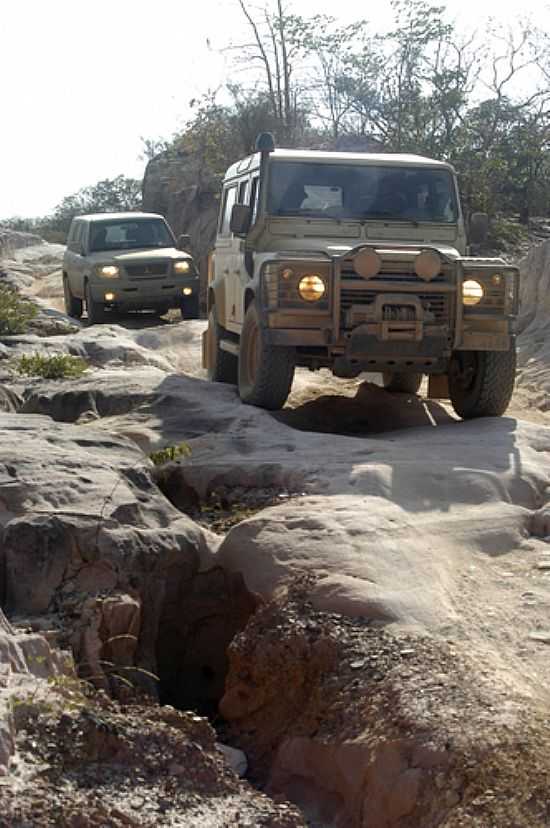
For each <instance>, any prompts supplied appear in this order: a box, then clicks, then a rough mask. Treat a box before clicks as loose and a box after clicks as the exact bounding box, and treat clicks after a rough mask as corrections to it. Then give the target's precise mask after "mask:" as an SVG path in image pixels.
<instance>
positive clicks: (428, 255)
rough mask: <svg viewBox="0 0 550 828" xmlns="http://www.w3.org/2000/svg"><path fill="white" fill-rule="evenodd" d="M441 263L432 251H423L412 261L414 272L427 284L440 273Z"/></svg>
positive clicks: (439, 258)
mask: <svg viewBox="0 0 550 828" xmlns="http://www.w3.org/2000/svg"><path fill="white" fill-rule="evenodd" d="M442 266H443V262H442V261H441V256H439V255H438V254H437V253H436V252H435V251H434V250H423V251H422V253H419V254H418V256H417V257H416V259H415V260H414V272H415V273H416V275H417V276H418V278H419V279H423V280H424V281H425V282H429V281H430V280H431V279H435V277H436V276H437V275H438V274H439V273H441V268H442Z"/></svg>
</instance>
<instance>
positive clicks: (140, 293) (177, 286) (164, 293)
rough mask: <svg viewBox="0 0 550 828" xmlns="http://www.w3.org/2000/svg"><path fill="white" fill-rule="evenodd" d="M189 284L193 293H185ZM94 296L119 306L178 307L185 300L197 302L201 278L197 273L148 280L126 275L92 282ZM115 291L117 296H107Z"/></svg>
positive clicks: (144, 307) (95, 298)
mask: <svg viewBox="0 0 550 828" xmlns="http://www.w3.org/2000/svg"><path fill="white" fill-rule="evenodd" d="M184 288H189V289H190V290H191V291H192V292H191V294H190V295H187V296H186V295H185V294H184V293H183V290H184ZM90 290H91V293H92V298H93V299H94V300H95V301H96V302H103V303H104V304H106V305H112V306H114V307H118V308H128V309H130V310H131V309H135V310H141V309H149V308H158V307H171V308H179V307H180V306H181V305H182V304H185V303H189V302H193V301H195V302H198V300H199V279H198V277H196V276H186V277H177V278H175V277H173V276H167V277H166V278H162V279H155V280H154V281H153V280H151V281H148V282H146V283H139V284H136V282H132V281H129V280H126V279H123V278H121V279H102V280H101V281H95V280H94V281H93V282H90ZM108 294H113V295H114V298H106V295H108Z"/></svg>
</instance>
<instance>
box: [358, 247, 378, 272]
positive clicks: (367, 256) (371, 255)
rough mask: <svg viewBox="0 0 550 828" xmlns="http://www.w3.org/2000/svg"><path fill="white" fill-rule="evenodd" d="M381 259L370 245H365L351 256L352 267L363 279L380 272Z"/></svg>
mask: <svg viewBox="0 0 550 828" xmlns="http://www.w3.org/2000/svg"><path fill="white" fill-rule="evenodd" d="M381 267H382V259H381V258H380V256H379V255H378V253H377V252H376V250H373V249H372V247H365V248H363V250H360V251H359V253H357V254H356V255H355V256H354V257H353V268H354V270H355V272H356V273H358V274H359V276H362V277H363V279H372V278H373V276H376V274H377V273H380V269H381Z"/></svg>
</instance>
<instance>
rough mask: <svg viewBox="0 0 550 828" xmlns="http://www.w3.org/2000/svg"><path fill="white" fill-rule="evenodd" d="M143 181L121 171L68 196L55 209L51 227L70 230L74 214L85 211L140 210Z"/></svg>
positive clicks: (63, 230)
mask: <svg viewBox="0 0 550 828" xmlns="http://www.w3.org/2000/svg"><path fill="white" fill-rule="evenodd" d="M140 207H141V181H139V180H137V179H135V178H127V177H126V176H124V175H118V176H117V177H116V178H111V179H109V178H105V179H103V180H102V181H98V182H97V184H94V185H92V186H90V187H83V188H82V189H81V190H78V192H76V193H73V195H70V196H66V197H65V198H64V199H63V201H61V202H60V203H59V204H58V205H57V207H56V208H55V210H54V212H53V216H52V217H51V221H50V226H51V229H53V230H57V231H61V232H65V233H66V232H67V231H68V229H69V226H70V224H71V220H72V219H73V217H74V216H78V215H81V214H85V213H110V212H114V213H116V212H126V211H134V210H139V209H140Z"/></svg>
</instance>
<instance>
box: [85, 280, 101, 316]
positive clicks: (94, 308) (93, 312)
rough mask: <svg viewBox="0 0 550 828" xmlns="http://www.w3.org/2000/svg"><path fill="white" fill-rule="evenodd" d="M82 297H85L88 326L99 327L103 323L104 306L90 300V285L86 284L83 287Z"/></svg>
mask: <svg viewBox="0 0 550 828" xmlns="http://www.w3.org/2000/svg"><path fill="white" fill-rule="evenodd" d="M84 295H85V297H86V312H87V314H88V325H99V324H101V322H105V306H104V305H103V303H102V302H96V301H95V300H94V299H93V298H92V292H91V290H90V283H89V282H86V285H85V287H84Z"/></svg>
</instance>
